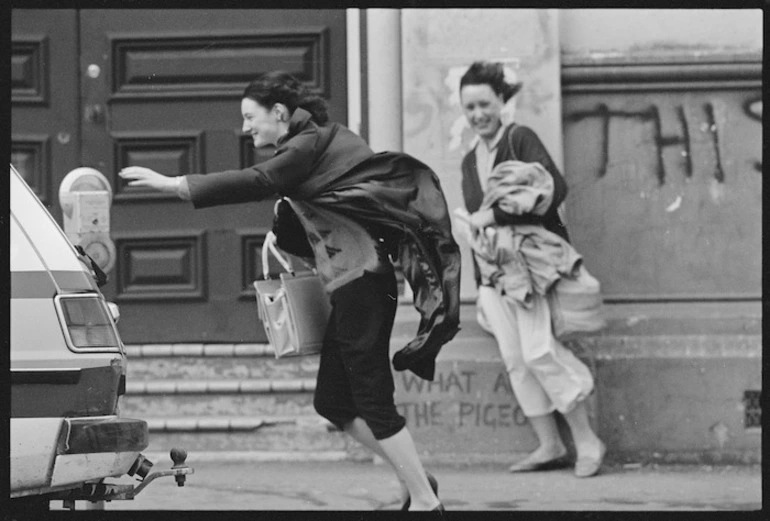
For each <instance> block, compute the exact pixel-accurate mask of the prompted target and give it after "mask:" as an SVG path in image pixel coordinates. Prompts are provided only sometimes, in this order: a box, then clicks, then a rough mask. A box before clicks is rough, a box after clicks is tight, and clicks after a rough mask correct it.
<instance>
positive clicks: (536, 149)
mask: <svg viewBox="0 0 770 521" xmlns="http://www.w3.org/2000/svg"><path fill="white" fill-rule="evenodd" d="M509 160H514V161H523V162H525V163H540V164H541V165H543V167H544V168H545V169H546V170H547V171H548V173H549V174H551V176H552V177H553V182H554V190H553V202H552V203H551V206H550V207H549V208H548V210H547V211H546V213H545V214H544V215H535V214H526V215H511V214H509V213H506V212H504V211H502V210H501V209H500V208H499V207H498V206H497V205H495V206H493V207H492V212H493V213H494V215H495V222H496V223H497V224H501V225H505V224H542V225H543V226H544V227H545V229H547V230H549V231H551V232H553V233H555V234H557V235H559V236H560V237H562V238H563V239H564V240H566V241H567V242H569V235H568V234H567V227H566V226H565V225H564V223H563V222H562V220H561V218H560V217H559V212H558V209H559V205H560V204H561V203H562V202H563V201H564V198H565V197H566V196H567V183H566V181H565V180H564V177H562V175H561V173H560V172H559V169H558V168H557V167H556V164H555V163H554V162H553V160H552V159H551V156H550V155H549V154H548V151H547V150H546V148H545V146H544V145H543V143H542V142H541V141H540V138H538V137H537V134H535V132H534V131H533V130H532V129H530V128H529V127H525V126H522V125H517V124H512V125H509V126H508V127H507V128H506V129H505V131H504V132H503V136H502V137H501V138H500V145H499V146H498V149H497V154H496V155H495V161H494V165H495V166H497V164H499V163H502V162H503V161H509ZM461 168H462V191H463V199H464V200H465V208H466V210H468V212H469V213H474V212H476V211H477V210H478V209H479V207H480V206H481V202H482V201H483V199H484V190H485V188H486V187H482V186H481V181H480V180H479V174H478V170H477V167H476V151H475V149H473V150H471V151H470V152H468V153H467V154H466V155H465V157H464V158H463V161H462V164H461ZM473 269H474V275H475V277H476V285H477V286H478V285H479V284H480V283H481V277H480V274H479V270H478V266H477V265H476V261H475V259H474V261H473Z"/></svg>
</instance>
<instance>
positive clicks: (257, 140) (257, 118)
mask: <svg viewBox="0 0 770 521" xmlns="http://www.w3.org/2000/svg"><path fill="white" fill-rule="evenodd" d="M241 115H242V116H243V132H245V133H248V134H251V137H252V139H253V141H254V148H259V147H263V146H265V145H275V144H277V143H278V138H279V137H281V136H282V135H283V134H285V133H286V131H287V130H288V124H287V123H285V122H284V121H281V117H282V112H281V109H280V107H279V106H278V105H276V106H274V107H273V108H272V109H267V108H265V107H263V106H262V105H260V104H259V103H257V102H256V101H254V100H253V99H251V98H243V100H241ZM283 117H284V119H286V116H285V115H283Z"/></svg>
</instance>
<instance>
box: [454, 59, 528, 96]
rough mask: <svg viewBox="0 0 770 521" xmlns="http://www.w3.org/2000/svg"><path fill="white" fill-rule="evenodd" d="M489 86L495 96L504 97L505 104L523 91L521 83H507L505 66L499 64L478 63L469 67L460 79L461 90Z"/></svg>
mask: <svg viewBox="0 0 770 521" xmlns="http://www.w3.org/2000/svg"><path fill="white" fill-rule="evenodd" d="M484 84H486V85H489V86H490V87H491V88H492V90H493V91H494V93H495V94H497V95H498V96H502V97H503V102H506V101H508V100H509V99H511V98H512V97H513V96H514V95H515V94H516V93H517V92H519V91H520V90H521V82H517V83H508V82H507V81H505V73H504V72H503V64H502V63H498V62H485V61H477V62H473V64H472V65H471V66H470V67H468V70H467V71H465V74H463V76H462V78H460V89H462V88H463V87H464V86H466V85H484Z"/></svg>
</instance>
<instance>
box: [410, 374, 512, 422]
mask: <svg viewBox="0 0 770 521" xmlns="http://www.w3.org/2000/svg"><path fill="white" fill-rule="evenodd" d="M396 383H397V387H398V390H399V392H398V394H397V397H396V407H397V408H398V411H399V413H400V414H401V415H402V416H403V417H404V418H406V421H407V423H408V425H409V427H410V429H411V428H415V429H420V428H425V427H447V426H454V427H456V428H471V427H474V428H479V427H480V428H488V429H493V430H496V429H505V428H511V427H522V426H524V425H526V424H527V418H526V416H524V413H523V412H522V410H521V408H520V407H519V405H518V404H517V403H516V401H515V399H514V397H513V390H512V389H511V384H510V382H509V380H508V374H507V373H506V372H505V371H500V372H498V373H497V375H496V376H495V377H494V378H491V379H490V378H489V375H487V374H484V375H482V374H479V373H478V372H476V371H473V370H459V369H456V370H453V369H450V370H438V371H437V372H436V377H435V379H434V380H433V381H427V380H423V379H421V378H418V377H417V376H415V375H413V374H411V373H406V372H403V373H400V374H399V376H397V380H396Z"/></svg>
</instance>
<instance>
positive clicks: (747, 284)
mask: <svg viewBox="0 0 770 521" xmlns="http://www.w3.org/2000/svg"><path fill="white" fill-rule="evenodd" d="M402 48H403V65H402V67H403V82H402V85H403V92H402V95H403V128H404V151H406V152H407V153H410V154H412V155H415V156H416V157H418V158H420V159H421V160H423V161H425V162H426V163H427V164H429V165H431V166H432V167H433V168H434V169H435V170H436V171H437V172H438V174H439V176H440V178H441V181H442V185H443V187H444V190H445V192H446V194H447V200H448V202H449V206H450V208H451V209H453V208H456V207H458V206H462V194H461V191H460V168H459V164H460V160H461V158H462V156H463V154H464V153H465V152H466V151H467V150H468V149H469V146H470V145H471V140H472V135H471V132H470V131H469V129H468V128H467V126H466V124H465V120H464V117H463V116H462V113H461V110H460V106H459V98H458V94H457V84H458V83H459V77H460V75H461V74H462V72H463V71H464V70H465V69H466V68H467V66H468V65H469V64H470V63H471V62H472V61H474V60H477V59H491V60H498V61H504V62H506V63H507V64H509V65H510V69H511V70H512V71H513V73H514V75H515V76H517V77H518V79H519V80H520V81H523V82H524V88H523V90H522V92H521V93H520V94H519V95H517V97H516V100H515V103H516V119H517V121H518V122H519V123H521V124H525V125H528V126H530V127H532V128H533V129H534V130H535V131H536V132H537V133H538V134H539V135H540V137H541V139H542V140H543V142H544V143H545V145H546V146H547V147H548V149H549V151H550V152H551V154H552V156H553V157H554V159H555V160H556V161H557V164H559V165H561V166H562V167H563V172H564V173H565V176H566V177H567V182H568V184H569V186H570V195H569V196H568V199H567V202H566V210H567V220H568V226H569V227H570V230H571V232H572V235H573V239H574V241H573V242H574V243H575V245H576V247H577V248H578V250H579V251H580V252H581V253H583V254H584V255H585V256H586V263H587V266H588V268H589V270H591V271H592V272H594V273H595V275H597V276H598V278H599V279H600V280H601V281H602V283H603V287H604V289H605V291H606V293H607V294H608V295H609V296H610V298H612V296H615V297H617V298H619V299H631V300H633V299H638V298H641V299H642V300H650V299H653V300H654V299H667V298H670V297H671V296H672V295H673V297H674V298H685V299H688V298H697V299H701V298H707V299H719V298H722V297H725V298H734V297H737V298H758V296H759V289H758V288H759V287H760V284H759V283H760V259H761V255H760V250H759V247H760V244H761V240H760V238H761V224H760V223H761V200H760V194H761V181H762V179H761V126H760V125H761V115H762V102H761V51H762V11H761V10H729V9H719V10H706V9H704V10H654V9H641V10H640V9H563V10H553V9H545V10H543V9H404V10H402ZM683 73H684V74H685V75H686V76H682V74H683ZM565 81H566V82H567V84H564V82H565ZM605 112H606V113H607V114H606V116H607V117H605ZM463 251H464V257H463V261H464V266H469V265H470V255H469V253H468V249H467V248H463ZM737 251H740V252H742V255H741V256H739V257H740V258H737V259H736V258H735V257H736V255H735V252H737ZM736 262H737V264H736ZM731 265H732V266H734V267H735V269H731V270H725V269H724V268H725V266H731ZM637 268H641V269H637ZM728 271H729V273H728ZM461 287H462V296H463V298H464V299H466V300H468V299H471V298H473V296H474V295H475V288H474V285H473V281H472V273H471V270H467V269H466V270H463V280H462V286H461Z"/></svg>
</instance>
